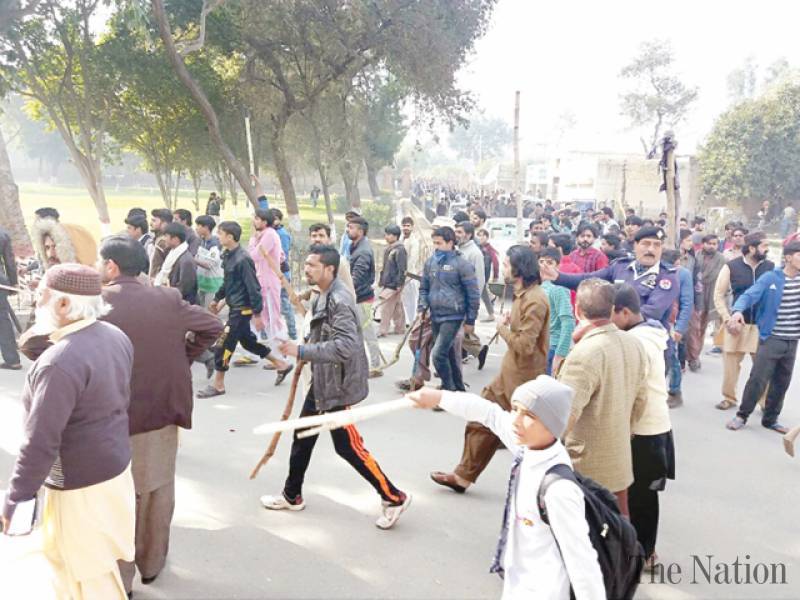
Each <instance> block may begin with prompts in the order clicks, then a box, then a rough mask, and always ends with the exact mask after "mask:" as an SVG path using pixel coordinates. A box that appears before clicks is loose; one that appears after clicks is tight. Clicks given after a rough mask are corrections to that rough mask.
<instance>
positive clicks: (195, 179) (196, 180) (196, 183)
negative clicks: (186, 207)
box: [190, 172, 200, 214]
mask: <svg viewBox="0 0 800 600" xmlns="http://www.w3.org/2000/svg"><path fill="white" fill-rule="evenodd" d="M190 175H191V178H192V188H193V189H194V200H192V204H193V205H194V212H195V213H198V214H199V213H200V173H197V172H192V173H190Z"/></svg>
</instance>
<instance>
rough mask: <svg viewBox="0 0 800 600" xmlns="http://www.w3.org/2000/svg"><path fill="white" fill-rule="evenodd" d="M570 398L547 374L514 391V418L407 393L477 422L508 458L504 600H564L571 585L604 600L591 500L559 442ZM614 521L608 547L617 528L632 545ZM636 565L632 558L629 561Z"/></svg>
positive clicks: (481, 403)
mask: <svg viewBox="0 0 800 600" xmlns="http://www.w3.org/2000/svg"><path fill="white" fill-rule="evenodd" d="M573 395H574V392H573V391H572V389H571V388H570V387H568V386H566V385H564V384H562V383H559V382H558V381H556V380H555V379H553V378H552V377H549V376H547V375H540V376H539V377H537V378H536V379H534V380H532V381H528V382H526V383H524V384H522V385H521V386H519V387H518V388H517V389H516V390H515V391H514V393H513V394H512V397H511V406H512V412H506V411H505V410H503V409H502V408H501V407H500V406H499V405H497V404H494V403H492V402H489V401H487V400H484V399H483V398H480V397H479V396H476V395H474V394H468V393H463V392H447V391H444V392H443V391H440V390H434V389H431V388H427V387H426V388H422V389H421V390H418V391H416V392H412V393H411V394H410V395H409V398H411V399H412V400H413V401H414V402H416V403H417V406H418V407H419V408H434V407H437V406H440V407H441V408H443V409H444V410H446V411H447V412H450V413H452V414H455V415H458V416H460V417H463V418H464V419H466V420H467V421H477V422H478V423H482V424H483V425H484V426H486V427H488V428H489V429H491V430H492V432H493V433H494V434H495V435H497V436H498V437H499V438H500V440H501V441H502V442H503V443H504V444H505V445H506V447H507V448H509V449H510V450H511V452H512V454H513V456H514V461H513V465H512V468H511V475H510V477H509V482H508V492H507V495H506V505H505V511H504V513H503V524H502V529H501V533H500V541H499V543H498V546H497V551H496V552H495V558H494V562H493V564H492V568H491V572H493V573H498V574H499V575H500V576H501V577H503V579H504V586H503V599H504V600H510V599H512V598H520V599H522V598H525V599H529V598H548V599H553V600H558V599H563V600H566V599H567V598H569V597H570V587H571V588H572V591H573V593H574V597H575V598H576V599H577V600H584V599H605V598H606V597H607V592H606V586H605V584H604V573H603V571H602V570H601V563H602V561H598V552H597V551H596V549H595V548H596V546H594V545H593V544H594V542H593V540H594V539H595V537H596V536H594V534H593V532H592V531H591V527H590V522H589V521H587V516H588V515H587V512H588V508H589V500H590V499H589V498H588V496H585V494H584V489H586V488H585V487H584V486H582V485H581V483H580V481H581V480H580V479H579V478H576V476H575V475H574V474H573V472H572V470H571V468H570V459H569V455H568V454H567V450H566V448H564V446H563V444H562V443H561V442H560V441H559V438H560V437H561V435H562V434H563V433H564V430H565V429H566V426H567V421H568V419H569V414H570V407H571V404H572V397H573ZM570 481H572V482H575V483H578V485H574V484H573V483H570ZM606 494H608V492H606ZM611 502H613V496H611ZM617 517H618V521H614V520H613V518H612V517H608V518H607V519H606V521H607V523H603V525H604V526H605V527H606V532H605V533H606V535H608V533H609V532H610V535H608V537H609V538H611V539H612V541H613V539H615V535H616V533H617V529H618V527H623V528H624V527H627V529H625V533H626V534H627V536H628V537H630V535H632V536H633V544H634V545H635V544H636V533H635V531H632V530H633V528H632V526H631V525H630V524H629V523H627V522H625V521H624V519H622V518H621V517H620V516H619V513H618V512H617ZM601 536H602V534H601ZM603 537H605V536H603ZM600 543H601V544H602V543H604V542H600ZM636 560H637V559H636V557H635V556H634V557H633V560H632V561H631V562H636ZM638 573H639V572H638V571H636V577H637V578H638ZM612 589H615V588H612ZM633 589H635V585H634V586H633ZM632 595H633V590H631V594H630V597H632ZM608 597H612V596H608ZM613 597H620V596H619V595H617V596H613Z"/></svg>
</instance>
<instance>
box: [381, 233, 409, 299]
mask: <svg viewBox="0 0 800 600" xmlns="http://www.w3.org/2000/svg"><path fill="white" fill-rule="evenodd" d="M407 263H408V258H407V255H406V248H405V246H403V242H400V241H398V242H395V243H394V244H392V245H391V246H387V247H386V250H384V251H383V269H381V279H380V286H381V287H383V288H388V289H390V290H399V289H400V288H401V287H403V284H404V283H405V281H406V265H407Z"/></svg>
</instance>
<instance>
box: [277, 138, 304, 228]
mask: <svg viewBox="0 0 800 600" xmlns="http://www.w3.org/2000/svg"><path fill="white" fill-rule="evenodd" d="M284 126H285V124H281V123H276V124H275V131H274V132H273V134H272V139H271V140H270V142H271V145H272V160H273V162H274V163H275V173H276V174H277V175H278V181H279V182H280V184H281V191H282V192H283V201H284V202H285V203H286V212H287V213H288V214H289V226H290V227H291V229H293V230H294V231H300V227H301V225H300V209H299V208H298V206H297V194H296V193H295V190H294V182H293V181H292V173H291V172H290V171H289V161H288V160H287V159H286V152H285V151H284V148H283V128H284Z"/></svg>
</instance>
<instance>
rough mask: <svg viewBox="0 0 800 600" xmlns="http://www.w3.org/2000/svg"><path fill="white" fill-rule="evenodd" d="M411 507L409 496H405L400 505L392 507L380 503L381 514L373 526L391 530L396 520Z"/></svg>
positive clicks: (386, 503)
mask: <svg viewBox="0 0 800 600" xmlns="http://www.w3.org/2000/svg"><path fill="white" fill-rule="evenodd" d="M410 505H411V494H406V499H405V500H403V503H402V504H398V505H397V506H392V505H391V504H389V503H388V502H383V503H382V508H381V512H382V513H383V514H382V515H381V516H380V517H378V520H377V521H375V526H376V527H378V528H379V529H391V528H392V527H394V524H395V523H397V520H398V519H399V518H400V515H402V514H403V513H404V512H405V511H406V509H407V508H408V507H409V506H410Z"/></svg>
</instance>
